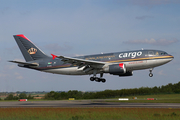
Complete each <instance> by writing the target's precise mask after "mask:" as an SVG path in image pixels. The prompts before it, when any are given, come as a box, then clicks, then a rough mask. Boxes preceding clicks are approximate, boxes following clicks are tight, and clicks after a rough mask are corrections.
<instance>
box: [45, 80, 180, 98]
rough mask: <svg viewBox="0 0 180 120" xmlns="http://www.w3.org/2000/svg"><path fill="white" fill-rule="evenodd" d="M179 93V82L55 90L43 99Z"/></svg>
mask: <svg viewBox="0 0 180 120" xmlns="http://www.w3.org/2000/svg"><path fill="white" fill-rule="evenodd" d="M172 93H180V82H178V83H175V84H172V83H169V84H168V85H165V86H164V85H162V86H159V87H157V86H155V87H152V88H150V87H140V88H132V89H121V90H104V91H99V92H82V91H77V90H70V91H68V92H61V93H58V92H55V91H51V92H49V93H47V94H45V97H44V98H45V99H48V100H64V99H68V98H75V99H104V98H116V97H124V96H130V95H132V96H135V95H150V94H172Z"/></svg>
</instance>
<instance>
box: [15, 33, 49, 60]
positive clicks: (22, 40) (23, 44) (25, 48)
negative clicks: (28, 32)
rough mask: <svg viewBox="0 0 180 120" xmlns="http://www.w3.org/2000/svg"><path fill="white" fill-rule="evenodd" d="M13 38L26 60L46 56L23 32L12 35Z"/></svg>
mask: <svg viewBox="0 0 180 120" xmlns="http://www.w3.org/2000/svg"><path fill="white" fill-rule="evenodd" d="M14 38H15V40H16V42H17V44H18V46H19V48H20V50H21V52H22V54H23V56H24V58H25V60H26V61H27V62H28V61H33V60H38V59H42V58H47V57H48V56H47V55H45V54H44V52H42V51H41V50H40V49H39V48H38V47H36V46H35V45H34V44H33V43H32V42H31V41H30V40H29V39H28V38H27V37H25V36H24V35H23V34H20V35H14Z"/></svg>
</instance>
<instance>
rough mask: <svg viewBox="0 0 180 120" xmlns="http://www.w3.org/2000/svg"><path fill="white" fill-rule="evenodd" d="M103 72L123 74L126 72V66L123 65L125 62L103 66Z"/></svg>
mask: <svg viewBox="0 0 180 120" xmlns="http://www.w3.org/2000/svg"><path fill="white" fill-rule="evenodd" d="M104 72H106V73H110V74H113V75H123V74H125V73H126V67H125V64H123V63H119V64H113V65H109V66H107V67H106V68H104Z"/></svg>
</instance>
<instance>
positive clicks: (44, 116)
mask: <svg viewBox="0 0 180 120" xmlns="http://www.w3.org/2000/svg"><path fill="white" fill-rule="evenodd" d="M0 119H1V120H12V119H13V120H178V119H180V109H167V108H0Z"/></svg>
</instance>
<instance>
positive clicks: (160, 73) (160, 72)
mask: <svg viewBox="0 0 180 120" xmlns="http://www.w3.org/2000/svg"><path fill="white" fill-rule="evenodd" d="M158 74H159V75H161V76H165V75H166V74H165V73H164V72H163V70H161V71H159V72H158Z"/></svg>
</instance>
